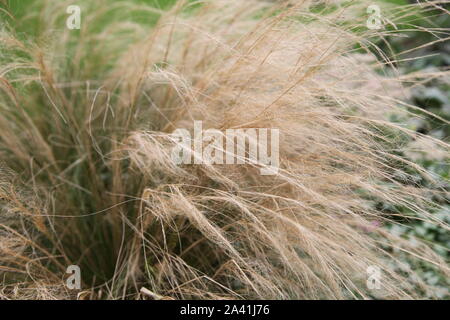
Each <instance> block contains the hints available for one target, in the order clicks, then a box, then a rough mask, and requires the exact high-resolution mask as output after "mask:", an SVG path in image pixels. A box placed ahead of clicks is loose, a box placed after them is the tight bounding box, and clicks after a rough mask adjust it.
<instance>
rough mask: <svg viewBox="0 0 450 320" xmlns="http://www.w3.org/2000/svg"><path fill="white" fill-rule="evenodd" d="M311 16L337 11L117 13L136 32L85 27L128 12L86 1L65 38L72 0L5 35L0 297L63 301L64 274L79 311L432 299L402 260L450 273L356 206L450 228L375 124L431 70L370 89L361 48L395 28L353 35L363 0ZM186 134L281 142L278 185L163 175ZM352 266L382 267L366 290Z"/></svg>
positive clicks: (375, 214) (379, 79)
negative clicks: (195, 302)
mask: <svg viewBox="0 0 450 320" xmlns="http://www.w3.org/2000/svg"><path fill="white" fill-rule="evenodd" d="M327 3H328V5H332V4H333V5H336V6H337V7H336V10H335V11H333V12H331V13H328V14H326V13H321V14H313V13H311V11H310V6H312V5H313V2H312V1H295V2H291V4H288V3H281V4H279V5H275V4H274V3H273V2H264V1H256V0H246V1H220V0H217V1H206V2H203V3H202V4H201V5H193V4H192V3H191V4H187V3H185V1H179V2H178V4H177V5H176V6H175V7H173V8H172V9H171V10H170V11H169V12H164V13H163V12H160V11H159V10H156V9H150V8H149V7H145V6H139V7H136V8H134V9H133V10H137V11H142V10H148V11H149V12H153V13H154V14H161V18H160V19H159V20H158V23H157V24H156V25H155V26H149V25H145V24H140V23H134V22H132V20H131V19H122V20H121V19H114V20H113V19H111V21H109V22H103V24H100V22H99V21H104V20H102V19H105V17H108V16H111V15H113V16H114V17H116V15H120V14H121V12H123V11H125V9H126V10H132V5H131V4H130V3H129V2H128V3H127V2H126V1H123V2H121V1H117V2H115V5H114V6H111V5H110V2H107V1H95V2H91V3H90V4H88V2H87V1H86V2H83V4H84V5H85V7H82V8H83V20H82V28H81V30H80V31H79V33H78V32H77V31H71V30H67V29H64V17H65V8H66V6H67V5H68V4H70V3H69V2H66V1H43V4H42V5H40V7H39V10H34V11H33V12H34V15H33V14H32V15H31V17H30V19H32V18H33V19H37V20H38V21H41V23H40V24H39V26H40V27H39V30H38V36H37V37H36V38H35V39H34V40H30V39H23V37H21V36H20V35H18V34H15V32H14V30H13V28H8V27H4V28H3V30H2V31H1V36H0V39H1V50H2V52H3V53H4V58H3V60H2V65H1V66H0V89H1V91H0V92H1V93H0V110H1V112H0V156H1V159H2V161H3V162H2V167H1V171H0V210H1V211H0V213H1V215H0V275H1V281H2V282H1V283H3V285H2V290H1V291H0V297H4V298H37V299H50V298H74V297H76V295H77V292H70V291H69V290H68V289H66V288H65V287H64V274H65V270H66V267H67V266H69V265H71V264H77V265H79V266H80V267H81V271H82V278H83V290H84V292H83V293H81V294H79V297H85V298H86V297H87V298H107V299H121V298H137V297H139V292H140V289H141V288H142V287H145V288H146V289H147V290H146V292H148V290H150V291H149V292H151V293H153V294H154V297H167V298H177V299H180V298H202V299H215V298H266V299H323V298H330V299H348V298H358V299H360V298H374V297H375V298H393V299H403V298H418V297H426V296H429V290H428V289H429V288H427V285H426V284H425V283H424V282H423V281H422V280H421V279H420V278H419V277H417V276H415V271H414V270H409V271H405V270H401V265H402V264H401V259H400V256H401V254H404V253H406V254H408V255H410V256H411V258H412V259H417V260H423V261H426V262H427V263H429V264H432V265H434V266H436V268H438V269H439V270H440V272H443V273H444V274H446V275H448V274H449V268H448V265H447V264H446V262H445V261H443V259H442V258H440V257H439V256H438V255H437V254H435V253H434V252H433V251H432V250H431V249H430V247H429V245H428V244H426V243H424V242H422V241H419V240H417V241H414V242H413V241H410V240H407V239H403V238H400V237H398V236H396V235H394V234H392V233H390V232H389V231H388V230H387V229H385V228H371V225H372V223H373V221H384V220H386V219H387V217H385V216H384V215H383V213H382V212H380V211H379V210H377V209H376V208H375V207H374V206H373V203H374V202H375V201H383V202H385V203H390V204H393V205H397V206H403V207H407V208H408V209H409V210H410V211H412V212H414V213H415V215H416V218H418V219H426V220H428V221H430V222H432V223H435V224H437V225H439V226H440V227H441V228H445V229H447V230H448V225H445V223H443V222H442V221H439V220H437V219H436V218H434V216H433V215H432V214H430V208H431V207H436V206H438V204H436V203H434V202H433V200H432V196H433V194H435V193H440V192H441V193H442V192H444V191H443V190H440V189H434V190H429V189H424V188H421V187H420V186H417V185H415V184H414V183H413V182H412V178H411V175H410V172H411V171H414V172H420V173H421V174H422V175H424V176H426V177H427V179H429V180H430V181H434V179H435V177H433V176H432V175H431V174H429V173H427V172H426V171H425V170H424V169H422V168H420V167H419V166H417V165H415V164H414V163H412V162H409V161H408V160H406V159H404V158H402V157H400V156H398V155H397V153H396V152H395V151H397V150H398V149H400V148H402V147H404V145H405V141H410V140H412V139H415V138H418V137H419V134H416V133H414V132H410V131H408V130H407V129H406V128H405V127H403V126H401V125H399V124H394V123H391V122H390V121H389V116H390V115H392V114H397V115H398V117H403V118H404V119H406V118H407V117H408V116H409V115H408V112H407V107H408V105H407V103H406V102H405V101H406V99H407V97H408V88H407V87H405V86H403V84H402V82H403V81H408V82H412V81H422V80H423V79H426V77H430V75H420V74H415V75H414V78H413V77H411V76H410V77H408V78H406V77H403V78H402V76H399V75H394V76H387V75H382V74H383V72H380V71H383V70H385V69H386V65H385V64H384V63H381V62H379V61H377V59H376V58H375V57H374V54H371V53H370V52H374V51H376V50H377V48H376V47H375V46H374V45H373V44H372V43H371V40H372V39H373V38H374V37H376V36H382V35H383V33H391V32H392V31H380V32H375V31H371V30H367V28H365V20H366V17H365V16H364V15H362V13H363V12H364V11H365V8H366V7H367V3H366V2H358V3H356V2H355V3H352V4H351V5H348V4H347V5H343V4H342V2H340V1H327ZM428 6H432V5H430V4H429V5H428ZM124 8H125V9H124ZM426 8H428V7H427V6H425V8H424V9H425V10H426ZM409 9H411V8H409ZM30 12H31V10H30ZM128 12H130V11H128ZM385 12H386V15H387V16H386V17H393V15H388V12H389V11H387V9H386V11H385ZM393 12H395V13H396V15H397V17H396V18H404V17H399V16H400V14H399V12H400V11H398V10H397V11H393ZM411 12H412V10H405V12H403V13H402V14H403V16H407V15H410V14H411ZM43 22H45V23H43ZM96 23H97V24H96ZM388 23H391V24H394V23H395V21H390V20H389V21H388ZM99 25H101V26H102V27H101V28H99ZM355 26H359V27H360V28H355ZM55 30H57V31H55ZM434 32H436V34H445V32H446V31H445V30H434ZM357 43H359V44H360V45H361V46H362V48H363V49H364V48H365V49H367V50H366V51H367V52H366V53H365V54H362V53H361V50H360V51H358V52H356V50H355V49H354V46H355V44H357ZM369 49H371V50H369ZM375 70H378V71H379V72H375ZM443 75H444V76H445V75H448V73H445V72H444V73H442V74H440V75H438V76H443ZM431 76H433V75H431ZM409 107H411V108H412V106H409ZM194 120H202V121H203V122H204V127H205V128H208V127H209V128H220V129H222V130H225V129H227V128H278V129H280V134H281V136H280V163H281V166H280V171H279V173H278V174H277V175H275V176H262V175H260V174H259V168H258V167H257V166H256V165H240V166H230V165H223V166H217V165H184V166H176V165H175V164H173V163H172V162H171V160H170V154H171V148H172V144H171V140H170V133H171V132H172V131H173V130H174V129H176V128H192V126H193V123H194ZM422 138H423V139H426V140H427V141H428V145H432V146H433V148H434V149H435V150H440V151H441V152H444V154H445V153H446V154H447V155H448V150H449V147H448V145H446V144H445V143H444V142H441V141H438V140H434V139H432V138H430V137H422ZM368 266H378V267H379V268H381V270H382V281H381V285H382V288H381V289H380V290H369V289H368V288H367V286H366V280H367V273H366V270H367V267H368ZM144 290H145V289H144Z"/></svg>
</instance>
